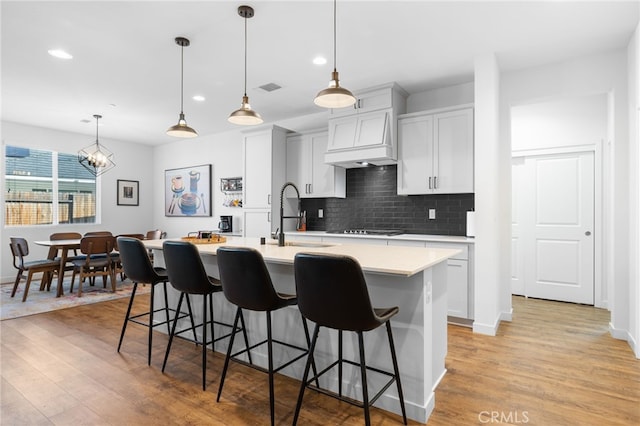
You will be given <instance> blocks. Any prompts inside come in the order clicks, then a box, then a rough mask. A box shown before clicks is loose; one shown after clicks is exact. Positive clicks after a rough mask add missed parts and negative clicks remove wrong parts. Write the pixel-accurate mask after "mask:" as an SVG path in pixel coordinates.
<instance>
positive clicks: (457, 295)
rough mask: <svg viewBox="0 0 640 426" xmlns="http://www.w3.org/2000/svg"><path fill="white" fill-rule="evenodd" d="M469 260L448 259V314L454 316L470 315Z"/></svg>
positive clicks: (463, 316)
mask: <svg viewBox="0 0 640 426" xmlns="http://www.w3.org/2000/svg"><path fill="white" fill-rule="evenodd" d="M468 282H469V280H468V262H467V261H466V260H456V259H449V260H448V261H447V314H448V315H449V316H452V317H458V318H468V317H469V289H468Z"/></svg>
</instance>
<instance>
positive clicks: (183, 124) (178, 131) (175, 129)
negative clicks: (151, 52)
mask: <svg viewBox="0 0 640 426" xmlns="http://www.w3.org/2000/svg"><path fill="white" fill-rule="evenodd" d="M176 44H177V45H178V46H180V48H181V49H180V118H179V119H178V124H176V125H175V126H171V127H169V128H168V129H167V134H168V135H169V136H175V137H178V138H195V137H196V136H198V132H196V131H195V130H194V129H192V128H191V127H189V126H188V125H187V120H185V118H184V111H183V109H184V103H183V99H184V48H185V47H187V46H189V44H191V43H190V42H189V39H186V38H184V37H176Z"/></svg>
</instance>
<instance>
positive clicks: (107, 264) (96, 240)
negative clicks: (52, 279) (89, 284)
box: [69, 235, 116, 297]
mask: <svg viewBox="0 0 640 426" xmlns="http://www.w3.org/2000/svg"><path fill="white" fill-rule="evenodd" d="M114 246H115V237H113V236H108V235H96V236H84V237H82V239H81V240H80V251H81V252H82V253H83V254H85V255H86V257H85V258H84V259H79V260H74V261H73V266H74V269H73V275H72V276H71V288H70V290H69V291H70V292H73V284H74V281H75V278H76V275H78V276H79V278H80V280H79V281H80V283H79V285H78V297H82V285H83V282H84V279H85V278H89V279H90V280H91V279H92V278H94V277H97V276H101V277H102V284H103V286H104V287H105V288H106V287H107V277H110V278H111V289H112V291H113V292H115V291H116V277H115V267H114V262H113V258H112V257H111V252H112V251H113V248H114Z"/></svg>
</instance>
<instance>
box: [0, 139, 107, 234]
mask: <svg viewBox="0 0 640 426" xmlns="http://www.w3.org/2000/svg"><path fill="white" fill-rule="evenodd" d="M5 173H6V176H5V225H9V226H18V225H57V224H62V223H95V221H96V178H95V176H93V175H92V174H91V173H90V172H89V171H88V170H86V169H85V168H84V167H82V165H81V164H80V163H79V162H78V158H77V156H76V155H75V154H65V153H59V152H54V151H44V150H39V149H30V148H22V147H15V146H7V147H6V151H5Z"/></svg>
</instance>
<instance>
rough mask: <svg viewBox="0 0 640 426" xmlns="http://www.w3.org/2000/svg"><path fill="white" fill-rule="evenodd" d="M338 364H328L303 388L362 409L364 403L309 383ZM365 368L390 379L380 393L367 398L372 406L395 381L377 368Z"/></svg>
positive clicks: (356, 364)
mask: <svg viewBox="0 0 640 426" xmlns="http://www.w3.org/2000/svg"><path fill="white" fill-rule="evenodd" d="M342 362H345V363H347V364H350V365H353V366H356V367H360V363H359V362H355V361H351V360H348V359H343V360H342ZM339 363H340V360H337V361H334V362H333V363H332V364H330V365H329V366H328V367H326V368H325V369H323V370H322V371H320V372H319V373H318V374H316V375H315V376H313V377H311V378H310V379H308V380H307V382H306V383H305V386H306V387H307V388H309V389H311V390H314V391H316V392H319V393H322V394H324V395H327V396H330V397H332V398H335V399H339V400H340V401H344V402H346V403H348V404H351V405H355V406H356V407H360V408H364V403H363V402H362V401H358V400H356V399H353V398H349V397H348V396H343V395H339V394H337V393H335V392H333V391H330V390H328V389H323V388H321V387H319V386H314V385H312V384H311V382H314V381H316V382H317V380H318V379H319V378H320V376H322V375H323V374H325V373H327V372H328V371H329V370H331V369H332V368H333V367H335V366H336V365H338V364H339ZM365 368H366V369H367V370H370V371H375V372H376V373H380V374H384V375H385V376H388V377H391V379H390V380H389V381H388V382H387V383H386V384H385V385H384V386H383V387H382V389H380V391H379V392H378V393H377V394H375V396H373V397H372V398H369V405H370V406H371V405H373V403H375V402H376V401H377V400H378V398H380V397H381V396H382V394H383V393H384V391H386V390H387V389H388V388H389V386H391V385H392V384H393V383H394V382H395V381H396V376H395V375H394V374H392V373H390V372H388V371H384V370H380V369H379V368H376V367H370V366H365Z"/></svg>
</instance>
